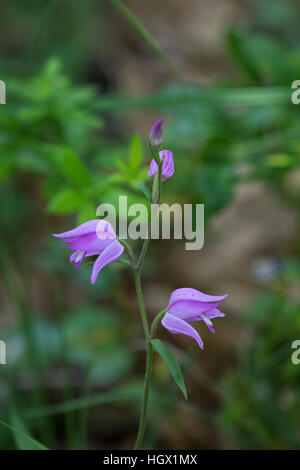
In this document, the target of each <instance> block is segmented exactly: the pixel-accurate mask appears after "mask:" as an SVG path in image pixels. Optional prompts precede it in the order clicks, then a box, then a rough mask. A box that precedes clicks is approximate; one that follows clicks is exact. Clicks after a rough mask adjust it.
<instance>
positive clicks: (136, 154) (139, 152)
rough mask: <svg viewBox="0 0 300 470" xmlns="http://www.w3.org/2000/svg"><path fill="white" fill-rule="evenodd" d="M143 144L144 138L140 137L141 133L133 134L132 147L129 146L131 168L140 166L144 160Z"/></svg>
mask: <svg viewBox="0 0 300 470" xmlns="http://www.w3.org/2000/svg"><path fill="white" fill-rule="evenodd" d="M143 155H144V151H143V144H142V139H141V138H140V136H139V134H133V136H132V138H131V141H130V147H129V159H128V162H129V167H130V169H131V170H133V171H135V170H137V169H138V168H139V166H140V165H141V163H142V161H143Z"/></svg>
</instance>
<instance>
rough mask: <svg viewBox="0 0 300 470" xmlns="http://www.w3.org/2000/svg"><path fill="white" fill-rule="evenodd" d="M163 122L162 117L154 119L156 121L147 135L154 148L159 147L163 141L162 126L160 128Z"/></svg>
mask: <svg viewBox="0 0 300 470" xmlns="http://www.w3.org/2000/svg"><path fill="white" fill-rule="evenodd" d="M163 122H164V121H163V119H160V120H159V121H156V123H155V124H154V126H153V127H152V129H151V132H150V135H149V137H150V142H151V145H152V147H154V148H159V147H160V146H161V144H162V143H163V135H162V128H161V126H162V123H163Z"/></svg>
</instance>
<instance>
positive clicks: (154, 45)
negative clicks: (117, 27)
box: [109, 0, 180, 80]
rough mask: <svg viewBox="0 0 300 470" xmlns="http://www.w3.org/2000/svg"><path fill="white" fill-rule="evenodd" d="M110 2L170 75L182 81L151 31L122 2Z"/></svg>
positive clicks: (112, 0) (114, 0)
mask: <svg viewBox="0 0 300 470" xmlns="http://www.w3.org/2000/svg"><path fill="white" fill-rule="evenodd" d="M109 2H110V3H111V4H112V5H113V6H114V7H115V8H116V9H117V10H118V11H119V12H120V13H121V14H122V16H123V17H124V18H125V20H126V21H127V22H128V23H129V24H130V25H131V26H132V27H133V28H134V29H135V31H136V32H137V33H138V34H139V35H140V37H141V38H142V39H143V41H145V43H146V44H147V45H148V46H149V47H150V48H151V50H152V51H153V52H154V54H156V55H157V56H158V57H159V58H160V60H161V61H162V62H163V63H164V64H165V65H166V66H167V67H168V69H169V71H170V73H171V74H172V76H173V77H174V78H175V79H176V80H180V77H179V75H178V72H177V70H176V69H175V68H174V66H173V64H172V63H171V61H170V59H169V57H168V56H167V55H166V53H165V52H164V51H163V50H162V48H161V47H160V45H159V44H158V42H157V41H156V40H155V39H154V38H153V36H152V35H151V34H150V33H149V31H148V30H147V29H146V28H145V26H143V25H142V24H141V22H140V21H139V20H138V19H137V17H136V16H135V15H134V14H133V13H132V12H131V11H130V10H129V8H128V7H127V6H126V5H124V3H123V2H122V1H120V0H109Z"/></svg>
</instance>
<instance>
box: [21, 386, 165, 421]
mask: <svg viewBox="0 0 300 470" xmlns="http://www.w3.org/2000/svg"><path fill="white" fill-rule="evenodd" d="M142 392H143V386H142V384H141V385H140V386H136V387H134V388H128V389H122V390H114V391H112V392H104V393H100V394H96V395H93V396H88V397H82V398H76V399H74V400H69V401H65V402H63V403H57V404H54V405H48V406H41V407H38V408H35V409H32V410H30V411H28V413H26V416H28V418H39V417H41V416H49V415H56V414H63V413H69V412H70V411H75V410H81V409H84V408H89V407H92V406H99V405H106V404H108V403H122V402H124V401H125V402H126V401H133V402H138V400H140V397H141V394H142ZM150 400H153V401H155V402H156V403H166V400H165V398H164V397H163V396H162V395H161V394H160V393H159V392H158V391H155V390H153V389H152V391H151V394H150Z"/></svg>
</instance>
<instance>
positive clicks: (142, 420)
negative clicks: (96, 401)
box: [134, 340, 153, 450]
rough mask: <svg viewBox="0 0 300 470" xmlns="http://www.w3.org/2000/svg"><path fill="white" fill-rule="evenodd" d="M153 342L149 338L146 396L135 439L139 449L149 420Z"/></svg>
mask: <svg viewBox="0 0 300 470" xmlns="http://www.w3.org/2000/svg"><path fill="white" fill-rule="evenodd" d="M152 353H153V351H152V344H151V342H150V341H149V340H148V345H147V359H146V372H145V381H144V396H143V402H142V411H141V417H140V424H139V430H138V435H137V438H136V441H135V446H134V449H135V450H139V449H140V448H141V446H142V443H143V438H144V433H145V428H146V422H147V414H148V401H149V392H150V383H151V373H152Z"/></svg>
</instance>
